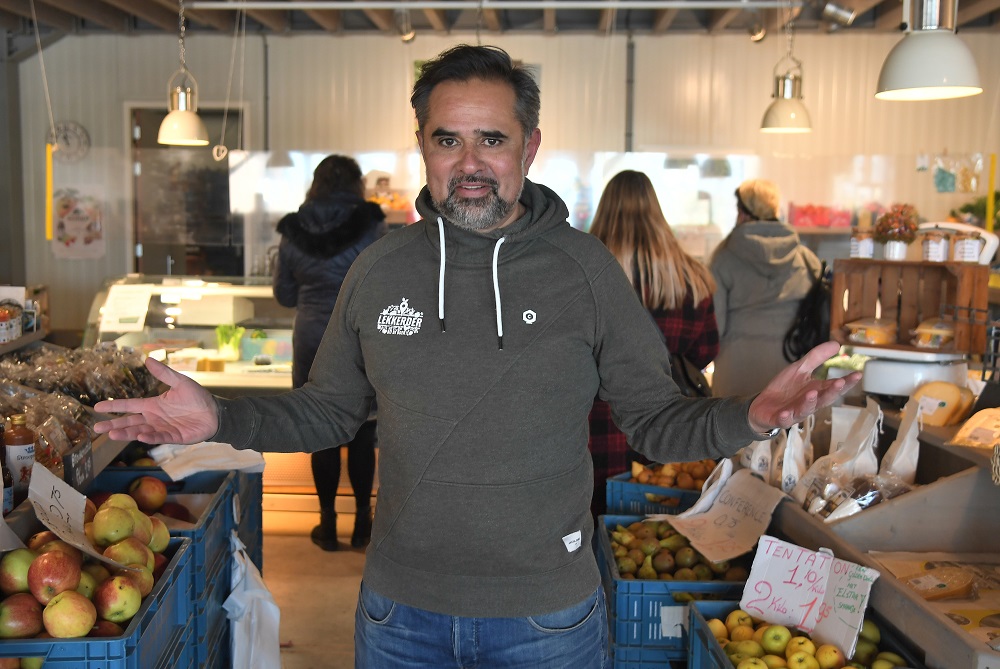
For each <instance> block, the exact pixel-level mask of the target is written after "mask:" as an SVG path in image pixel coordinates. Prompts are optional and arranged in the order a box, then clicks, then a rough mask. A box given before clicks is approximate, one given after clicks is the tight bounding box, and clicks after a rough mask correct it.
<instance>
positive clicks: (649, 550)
mask: <svg viewBox="0 0 1000 669" xmlns="http://www.w3.org/2000/svg"><path fill="white" fill-rule="evenodd" d="M639 550H641V551H642V552H643V553H645V554H646V555H653V554H654V553H656V552H657V551H658V550H660V542H659V541H657V540H656V538H655V537H647V538H645V539H643V540H642V543H641V544H640V545H639Z"/></svg>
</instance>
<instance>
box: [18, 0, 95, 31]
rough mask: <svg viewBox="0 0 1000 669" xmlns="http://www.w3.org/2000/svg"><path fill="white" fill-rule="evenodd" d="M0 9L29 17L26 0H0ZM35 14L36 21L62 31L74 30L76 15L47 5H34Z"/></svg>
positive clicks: (29, 7)
mask: <svg viewBox="0 0 1000 669" xmlns="http://www.w3.org/2000/svg"><path fill="white" fill-rule="evenodd" d="M0 10H5V11H7V12H9V13H11V14H14V15H16V16H21V17H24V18H26V19H30V18H31V5H30V4H29V3H28V0H0ZM35 14H36V16H37V17H38V22H39V23H41V24H43V25H47V26H49V27H51V28H56V29H58V30H61V31H63V32H67V33H73V32H76V28H77V25H76V17H74V16H73V15H72V14H67V13H66V12H64V11H62V10H61V9H55V8H53V7H49V6H48V5H41V4H38V5H35Z"/></svg>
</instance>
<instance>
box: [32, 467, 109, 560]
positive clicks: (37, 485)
mask: <svg viewBox="0 0 1000 669" xmlns="http://www.w3.org/2000/svg"><path fill="white" fill-rule="evenodd" d="M28 500H30V501H31V506H33V507H34V509H35V516H36V517H37V518H38V520H40V521H41V522H42V524H43V525H45V527H47V528H49V529H50V530H52V531H53V532H55V533H56V534H57V535H58V536H59V538H60V539H62V540H63V541H65V542H66V543H68V544H70V545H72V546H76V547H77V548H79V549H80V550H81V551H83V552H84V553H86V554H87V555H90V556H91V557H94V558H96V559H98V560H101V561H102V562H106V563H108V564H112V565H115V566H117V567H123V566H124V565H121V564H119V563H117V562H115V561H114V560H109V559H108V558H106V557H104V556H103V555H101V553H100V552H98V551H97V550H96V549H95V548H94V547H93V546H92V545H91V543H90V540H89V539H88V538H87V534H86V532H84V530H83V515H84V512H85V511H86V507H87V498H86V497H84V495H83V494H81V493H80V492H78V491H76V490H74V489H73V487H72V486H70V485H67V484H66V482H65V481H63V480H61V479H60V478H59V477H57V476H56V475H55V474H53V473H52V472H50V471H49V470H48V469H47V468H46V467H45V465H43V464H41V463H40V462H36V463H35V464H34V465H33V466H32V468H31V485H30V486H29V487H28Z"/></svg>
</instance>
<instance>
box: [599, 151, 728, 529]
mask: <svg viewBox="0 0 1000 669" xmlns="http://www.w3.org/2000/svg"><path fill="white" fill-rule="evenodd" d="M590 232H591V234H593V235H594V236H595V237H597V238H598V239H600V240H601V241H602V242H604V245H605V246H607V247H608V249H609V250H610V251H611V253H612V254H614V256H615V258H617V259H618V262H619V263H620V264H621V266H622V268H623V269H624V270H625V274H626V276H628V277H629V280H630V281H631V282H632V285H633V286H634V287H635V290H636V293H637V294H638V295H639V299H640V300H641V301H642V304H643V306H645V307H646V309H648V310H649V312H650V315H651V316H652V318H653V320H655V321H656V324H657V326H659V328H660V331H661V332H662V333H663V337H664V339H665V343H666V346H667V349H668V350H669V351H670V355H672V356H683V357H685V358H687V359H688V360H689V361H690V362H692V363H694V364H695V365H697V366H698V367H699V368H704V367H705V366H706V365H708V363H710V362H711V361H712V360H713V359H714V358H715V355H716V353H718V351H719V336H718V331H717V329H716V324H715V309H714V305H713V302H712V293H713V292H714V291H715V281H714V280H713V278H712V273H711V272H710V271H709V270H708V268H707V267H706V266H705V265H703V264H702V263H701V262H699V261H698V260H697V259H696V258H693V257H691V256H690V255H688V254H687V253H686V252H685V251H684V249H682V248H681V245H680V243H679V242H678V241H677V238H676V237H674V233H673V231H671V229H670V225H669V224H668V223H667V219H666V218H665V217H664V216H663V210H662V209H661V208H660V201H659V199H657V197H656V191H655V190H654V189H653V184H652V182H651V181H650V180H649V177H647V176H646V175H645V174H643V173H642V172H636V171H633V170H625V171H623V172H619V173H618V174H616V175H615V176H614V177H612V178H611V181H609V182H608V185H607V186H606V187H605V188H604V192H603V193H602V194H601V201H600V202H599V203H598V205H597V212H596V213H595V214H594V221H593V223H592V224H591V226H590ZM590 452H591V455H592V456H593V458H594V497H593V500H592V501H591V512H592V513H593V514H594V516H595V518H596V517H597V516H598V515H601V514H603V513H604V510H605V485H606V481H607V478H608V477H609V476H614V475H615V474H619V473H621V472H624V471H628V470H629V468H630V467H631V461H632V459H633V455H634V454H633V452H632V451H631V450H630V449H629V447H628V442H627V441H626V440H625V435H624V434H622V433H621V432H620V431H619V430H618V428H617V427H616V426H615V424H614V422H613V421H612V419H611V409H610V407H609V406H608V404H607V403H606V402H603V401H601V400H596V401H595V402H594V407H593V409H591V412H590Z"/></svg>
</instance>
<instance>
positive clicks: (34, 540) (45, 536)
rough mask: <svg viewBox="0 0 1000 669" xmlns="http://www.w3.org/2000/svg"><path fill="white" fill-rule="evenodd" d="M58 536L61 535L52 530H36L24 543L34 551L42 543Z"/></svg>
mask: <svg viewBox="0 0 1000 669" xmlns="http://www.w3.org/2000/svg"><path fill="white" fill-rule="evenodd" d="M58 538H59V535H58V534H56V533H55V532H53V531H52V530H42V531H41V532H35V533H34V534H32V535H31V537H29V538H28V540H27V541H26V542H25V543H24V545H25V546H27V547H28V548H29V549H31V550H33V551H37V550H38V547H39V546H41V545H42V544H45V543H48V542H50V541H54V540H56V539H58Z"/></svg>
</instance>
